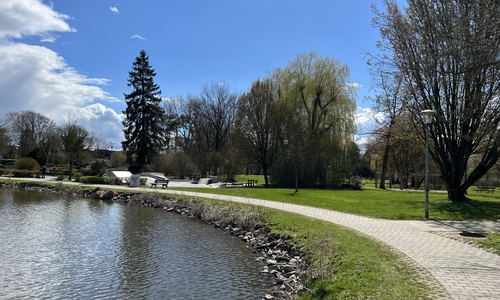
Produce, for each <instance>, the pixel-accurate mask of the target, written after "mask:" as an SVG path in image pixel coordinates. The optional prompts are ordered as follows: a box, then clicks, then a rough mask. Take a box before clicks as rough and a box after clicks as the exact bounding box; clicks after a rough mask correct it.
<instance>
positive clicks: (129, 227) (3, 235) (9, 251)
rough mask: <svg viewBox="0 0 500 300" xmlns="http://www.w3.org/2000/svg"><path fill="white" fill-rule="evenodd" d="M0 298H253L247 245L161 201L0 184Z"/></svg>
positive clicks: (259, 281) (259, 288) (260, 281)
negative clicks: (146, 203)
mask: <svg viewBox="0 0 500 300" xmlns="http://www.w3.org/2000/svg"><path fill="white" fill-rule="evenodd" d="M0 216H1V218H0V228H1V229H0V241H1V244H0V257H2V260H1V261H0V299H63V298H64V299H83V298H85V299H93V298H95V299H97V298H98V299H122V298H129V299H259V298H260V296H261V295H262V294H264V293H265V291H267V290H268V289H269V288H270V284H271V282H270V281H269V280H268V278H266V277H264V276H262V275H259V271H260V268H261V266H260V265H259V264H258V263H256V262H255V260H254V258H255V256H254V255H253V254H252V253H251V250H250V249H248V248H246V245H245V244H244V243H242V242H240V241H238V240H237V239H235V238H233V237H231V236H229V235H228V234H227V233H224V232H223V231H221V230H217V229H214V228H213V227H211V226H207V225H205V224H201V223H199V222H197V221H196V220H193V219H189V218H185V217H182V216H178V215H176V214H173V213H166V212H164V211H162V210H158V209H152V208H146V207H139V206H135V205H126V204H117V203H111V202H104V201H96V200H85V199H75V198H69V197H64V196H56V195H50V194H43V193H33V192H23V191H16V190H5V189H4V190H0Z"/></svg>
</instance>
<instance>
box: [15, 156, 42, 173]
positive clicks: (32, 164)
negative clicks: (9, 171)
mask: <svg viewBox="0 0 500 300" xmlns="http://www.w3.org/2000/svg"><path fill="white" fill-rule="evenodd" d="M15 167H16V169H18V170H40V165H39V164H38V162H37V161H36V160H34V159H33V158H31V157H25V158H21V159H18V160H17V161H16V163H15Z"/></svg>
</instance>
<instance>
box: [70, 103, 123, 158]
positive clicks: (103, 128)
mask: <svg viewBox="0 0 500 300" xmlns="http://www.w3.org/2000/svg"><path fill="white" fill-rule="evenodd" d="M76 113H77V114H76V116H77V118H78V123H79V124H80V125H82V126H83V127H84V128H85V129H87V130H89V131H93V132H96V133H99V134H102V135H103V136H104V137H106V138H107V139H108V141H110V142H111V141H113V142H115V144H117V146H116V148H115V149H120V145H119V142H120V141H122V140H123V125H122V121H123V118H124V116H123V114H120V115H118V114H117V113H116V112H115V111H114V110H112V109H110V108H108V107H105V106H104V105H102V104H100V103H95V104H92V105H89V106H86V107H83V108H80V109H78V110H77V112H76Z"/></svg>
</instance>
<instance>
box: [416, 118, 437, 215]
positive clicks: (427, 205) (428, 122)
mask: <svg viewBox="0 0 500 300" xmlns="http://www.w3.org/2000/svg"><path fill="white" fill-rule="evenodd" d="M435 113H436V112H435V111H434V110H431V109H426V110H423V111H421V112H420V114H421V115H422V117H423V119H424V123H425V218H426V219H428V218H429V125H430V124H431V123H432V120H433V119H434V114H435Z"/></svg>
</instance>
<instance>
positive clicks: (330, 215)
mask: <svg viewBox="0 0 500 300" xmlns="http://www.w3.org/2000/svg"><path fill="white" fill-rule="evenodd" d="M170 192H176V193H177V192H178V191H170ZM179 194H184V195H186V196H194V197H206V198H208V197H210V198H214V199H219V200H224V201H233V202H241V203H247V204H253V205H260V206H265V207H270V208H275V209H279V210H283V211H288V212H292V213H298V214H302V215H305V216H309V217H313V218H317V219H321V220H325V221H329V222H332V223H335V224H339V225H342V226H345V227H349V228H352V229H354V230H356V231H359V232H361V233H363V234H365V235H368V236H370V237H373V238H375V239H377V240H379V241H381V242H383V243H385V244H387V245H389V246H391V247H393V248H395V249H397V250H399V251H400V252H402V253H404V254H405V255H407V256H408V257H409V258H411V259H412V260H414V261H415V262H416V263H417V264H418V265H420V266H422V267H423V268H425V269H426V270H428V271H429V272H430V273H431V274H432V276H434V278H435V279H436V280H437V281H438V282H439V283H441V285H442V286H443V287H444V288H445V289H446V291H448V293H449V294H450V297H451V298H452V299H500V256H499V255H496V254H493V253H489V252H487V251H485V250H482V249H479V248H477V247H475V246H472V245H470V244H467V243H465V242H463V241H458V240H454V239H450V238H448V237H445V236H442V235H440V234H438V233H442V232H463V233H478V232H491V231H497V232H500V223H498V222H451V221H450V222H438V221H390V220H381V219H374V218H367V217H362V216H357V215H352V214H346V213H340V212H336V211H331V210H326V209H321V208H314V207H308V206H301V205H294V204H288V203H281V202H273V201H266V200H260V199H249V198H243V197H230V196H221V195H210V196H207V194H204V193H188V192H179Z"/></svg>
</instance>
